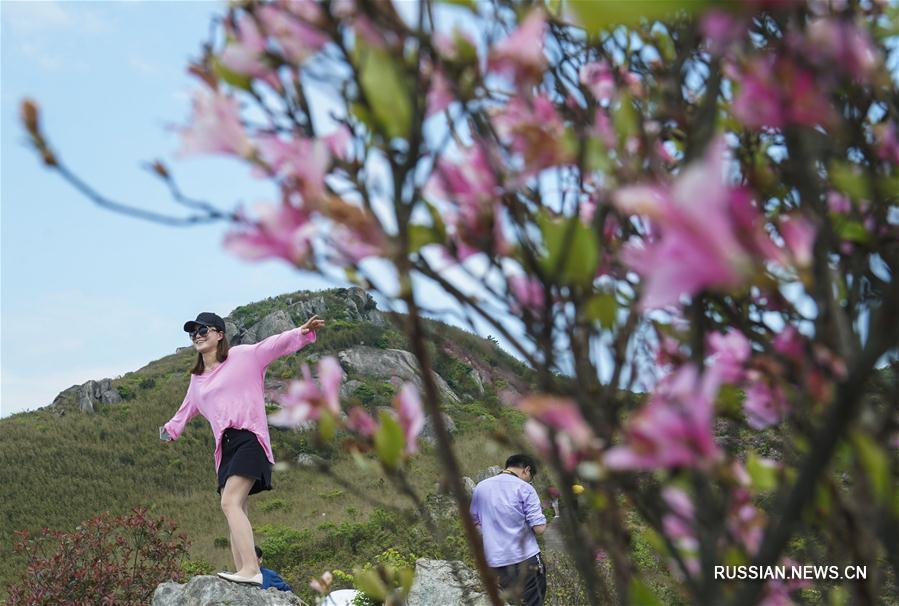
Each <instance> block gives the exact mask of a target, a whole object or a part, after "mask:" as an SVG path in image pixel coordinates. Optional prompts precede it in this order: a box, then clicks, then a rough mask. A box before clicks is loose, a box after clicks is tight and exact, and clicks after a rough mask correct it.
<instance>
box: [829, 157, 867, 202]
mask: <svg viewBox="0 0 899 606" xmlns="http://www.w3.org/2000/svg"><path fill="white" fill-rule="evenodd" d="M830 180H831V182H832V183H833V186H834V187H835V188H836V189H838V190H839V191H841V192H843V193H844V194H846V195H847V196H849V197H850V198H852V199H853V200H862V199H870V198H871V192H870V190H869V188H868V180H867V178H866V177H865V175H863V174H862V172H861V171H860V170H859V169H858V167H856V166H854V165H852V164H849V163H848V162H834V163H832V164H831V165H830Z"/></svg>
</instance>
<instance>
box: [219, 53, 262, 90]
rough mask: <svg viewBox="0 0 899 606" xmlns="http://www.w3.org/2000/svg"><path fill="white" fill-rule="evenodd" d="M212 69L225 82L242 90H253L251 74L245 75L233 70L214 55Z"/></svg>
mask: <svg viewBox="0 0 899 606" xmlns="http://www.w3.org/2000/svg"><path fill="white" fill-rule="evenodd" d="M212 71H213V72H214V73H215V75H216V76H218V77H219V78H221V79H222V80H223V81H224V82H226V83H228V84H230V85H231V86H233V87H234V88H239V89H242V90H251V89H252V83H253V80H252V78H250V77H249V76H245V75H244V74H238V73H237V72H234V71H231V70H230V69H228V68H227V67H225V65H224V64H223V63H222V62H221V60H219V58H218V57H216V56H213V57H212Z"/></svg>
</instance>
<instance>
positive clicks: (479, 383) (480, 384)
mask: <svg viewBox="0 0 899 606" xmlns="http://www.w3.org/2000/svg"><path fill="white" fill-rule="evenodd" d="M468 376H469V377H471V380H472V381H473V382H474V384H475V386H476V387H477V388H478V393H479V394H481V395H482V396H483V395H484V393H485V389H484V381H483V380H482V379H481V373H479V372H478V371H477V369H475V368H472V369H471V371H470V372H469V373H468Z"/></svg>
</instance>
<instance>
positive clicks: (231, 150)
mask: <svg viewBox="0 0 899 606" xmlns="http://www.w3.org/2000/svg"><path fill="white" fill-rule="evenodd" d="M179 153H180V154H182V155H187V154H210V153H212V154H214V153H221V154H234V155H237V156H242V157H249V156H250V155H252V153H253V144H252V143H251V142H250V139H249V137H247V134H246V132H245V131H244V128H243V125H242V124H241V123H240V109H239V108H238V107H237V101H236V100H235V99H234V98H233V97H229V96H227V95H224V94H222V93H220V92H218V91H211V90H207V89H199V90H197V91H196V93H194V98H193V116H192V118H191V121H190V125H189V126H188V127H187V128H185V129H183V130H182V131H181V149H180V151H179Z"/></svg>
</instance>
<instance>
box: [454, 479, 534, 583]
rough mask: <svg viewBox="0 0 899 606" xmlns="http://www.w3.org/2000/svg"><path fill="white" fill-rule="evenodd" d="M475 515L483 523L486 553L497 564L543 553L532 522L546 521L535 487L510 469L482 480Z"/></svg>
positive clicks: (473, 499) (473, 507)
mask: <svg viewBox="0 0 899 606" xmlns="http://www.w3.org/2000/svg"><path fill="white" fill-rule="evenodd" d="M470 511H471V517H472V518H474V521H475V524H479V525H480V526H481V534H482V535H483V539H484V553H485V555H486V556H487V563H488V564H489V565H490V566H492V567H493V568H498V567H500V566H508V565H510V564H517V563H519V562H523V561H524V560H527V559H528V558H530V557H532V556H535V555H537V554H538V553H540V547H539V546H538V545H537V537H536V536H535V535H534V531H533V530H531V527H532V526H540V525H542V524H546V517H545V516H544V515H543V510H542V509H541V508H540V498H539V497H538V496H537V491H536V490H534V487H533V486H531V485H530V484H528V483H527V482H525V481H524V480H522V479H520V478H518V477H517V476H514V475H512V474H509V473H501V474H499V475H496V476H493V477H492V478H487V479H486V480H484V481H482V482H481V483H480V484H478V485H477V486H476V487H475V489H474V493H473V494H472V495H471V509H470Z"/></svg>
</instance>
